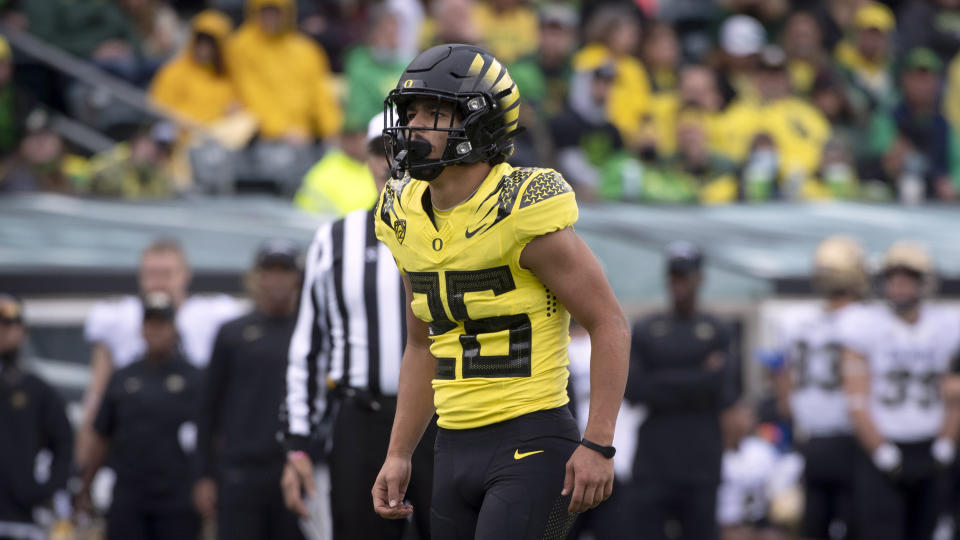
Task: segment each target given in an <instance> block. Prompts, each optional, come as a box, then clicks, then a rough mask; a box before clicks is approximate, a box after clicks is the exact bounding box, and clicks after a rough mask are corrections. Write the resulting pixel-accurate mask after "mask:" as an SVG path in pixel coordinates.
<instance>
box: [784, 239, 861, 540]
mask: <svg viewBox="0 0 960 540" xmlns="http://www.w3.org/2000/svg"><path fill="white" fill-rule="evenodd" d="M812 277H813V286H814V289H815V290H816V291H817V293H818V294H819V295H820V296H821V297H822V302H820V303H819V304H818V305H816V306H805V307H802V308H797V309H794V310H792V311H788V312H787V313H785V314H784V316H783V319H782V320H781V324H780V336H779V349H780V353H781V354H782V355H783V357H784V360H785V362H784V369H782V370H781V371H780V372H779V373H778V374H777V375H776V378H775V380H776V385H775V386H776V390H777V398H778V401H779V403H780V404H781V409H782V410H784V412H789V415H790V417H791V419H792V420H793V428H794V433H795V438H796V440H797V442H798V447H799V450H800V452H801V454H802V455H803V458H804V462H805V467H804V476H803V482H804V515H803V524H802V527H801V536H802V538H811V539H812V538H816V539H827V538H850V537H852V535H850V534H849V529H850V522H851V521H852V517H853V473H852V471H853V462H854V458H855V455H856V452H857V445H856V441H855V440H854V438H853V427H852V425H851V423H850V415H849V413H848V409H847V400H846V396H845V395H844V391H843V384H842V383H843V381H842V379H841V374H840V367H841V353H842V350H843V349H842V346H841V345H840V336H839V335H838V334H837V329H838V328H839V327H840V326H841V325H842V322H843V321H844V320H845V319H849V318H851V317H853V316H855V314H856V313H857V312H861V311H862V310H863V309H864V306H863V304H862V302H861V299H862V298H863V297H864V295H866V293H867V289H868V287H869V276H868V273H867V269H866V262H865V257H864V253H863V249H862V248H861V247H860V245H859V244H857V242H856V241H855V240H853V239H851V238H849V237H844V236H833V237H830V238H827V239H826V240H824V241H823V242H822V243H821V244H820V245H819V246H818V247H817V250H816V252H815V253H814V261H813V276H812Z"/></svg>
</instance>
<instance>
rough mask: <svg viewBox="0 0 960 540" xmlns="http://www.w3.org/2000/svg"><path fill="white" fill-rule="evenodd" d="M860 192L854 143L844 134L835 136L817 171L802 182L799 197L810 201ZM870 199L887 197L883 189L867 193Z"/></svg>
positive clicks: (853, 196) (856, 194)
mask: <svg viewBox="0 0 960 540" xmlns="http://www.w3.org/2000/svg"><path fill="white" fill-rule="evenodd" d="M859 195H860V186H859V180H858V178H857V164H856V160H855V158H854V155H853V148H852V143H851V141H849V140H848V139H846V138H845V137H843V136H834V137H833V138H832V139H830V140H829V141H827V144H825V145H824V147H823V157H822V159H821V162H820V167H819V168H818V169H817V171H816V174H814V175H813V176H812V177H811V178H809V179H808V180H807V181H805V182H804V183H803V186H802V188H801V192H800V198H801V199H803V200H807V201H817V200H828V199H853V198H856V197H858V196H859ZM864 195H865V196H868V197H869V198H871V199H876V198H881V199H882V198H884V195H883V193H882V192H876V191H870V192H866V193H864Z"/></svg>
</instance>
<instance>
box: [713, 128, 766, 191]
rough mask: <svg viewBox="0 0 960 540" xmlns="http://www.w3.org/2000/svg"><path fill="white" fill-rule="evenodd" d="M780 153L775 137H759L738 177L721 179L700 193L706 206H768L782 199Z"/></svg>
mask: <svg viewBox="0 0 960 540" xmlns="http://www.w3.org/2000/svg"><path fill="white" fill-rule="evenodd" d="M780 155H781V152H780V150H779V149H778V148H777V145H776V142H774V139H773V137H771V136H770V134H768V133H758V134H757V135H756V136H755V137H754V139H753V141H752V142H751V144H750V152H749V154H748V155H747V158H746V160H744V163H743V165H742V166H741V167H740V168H739V170H738V171H737V174H736V175H735V176H729V175H726V176H722V177H720V178H717V179H716V180H714V181H712V182H709V183H708V184H706V185H705V186H704V187H703V189H702V190H701V192H700V201H701V202H702V203H704V204H727V203H732V202H765V201H769V200H773V199H777V198H779V197H780V191H781V187H780V185H781V183H782V176H781V173H780V159H781V157H780Z"/></svg>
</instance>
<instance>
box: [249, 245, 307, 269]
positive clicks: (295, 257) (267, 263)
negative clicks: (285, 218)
mask: <svg viewBox="0 0 960 540" xmlns="http://www.w3.org/2000/svg"><path fill="white" fill-rule="evenodd" d="M255 264H256V267H257V268H275V267H278V266H279V267H281V268H285V269H287V270H297V271H299V270H300V269H301V256H300V247H299V246H297V244H296V243H295V242H292V241H290V240H284V239H274V240H267V241H266V242H264V243H263V244H262V245H261V246H260V249H258V250H257V258H256V263H255Z"/></svg>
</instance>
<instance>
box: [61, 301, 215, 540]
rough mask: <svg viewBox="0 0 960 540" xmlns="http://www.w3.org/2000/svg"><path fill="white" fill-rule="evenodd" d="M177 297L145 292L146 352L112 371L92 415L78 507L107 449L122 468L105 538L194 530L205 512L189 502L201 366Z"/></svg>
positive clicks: (137, 538)
mask: <svg viewBox="0 0 960 540" xmlns="http://www.w3.org/2000/svg"><path fill="white" fill-rule="evenodd" d="M174 317H175V308H174V303H173V298H172V297H171V296H170V295H168V294H166V293H161V292H157V293H151V294H148V295H147V296H146V297H144V299H143V339H144V341H145V342H146V345H147V349H146V352H145V353H144V355H143V357H142V358H141V359H139V360H137V361H135V362H134V363H132V364H130V365H129V366H126V367H124V368H122V369H119V370H117V371H115V372H114V373H113V375H112V376H111V377H110V381H109V382H108V383H107V389H106V392H105V393H104V397H103V401H102V402H101V403H100V409H99V410H98V411H97V416H96V419H95V420H94V422H93V429H94V434H95V435H94V437H93V440H92V441H93V444H92V445H91V454H90V455H91V458H90V464H89V466H88V467H87V468H86V469H84V471H83V488H82V489H81V492H80V494H79V496H78V506H79V507H80V508H84V507H87V508H89V506H90V502H89V500H90V485H91V484H92V483H93V478H94V475H96V473H97V470H98V469H99V468H100V467H101V466H102V465H103V463H104V461H105V459H106V457H107V453H108V452H109V455H110V457H111V459H110V464H111V465H112V466H113V467H114V469H115V470H116V472H117V482H116V484H114V486H113V501H112V503H111V505H110V512H109V514H108V515H107V540H145V539H149V538H155V539H164V540H166V539H171V540H172V539H175V538H185V539H189V538H193V537H195V536H196V535H197V532H198V531H199V528H198V525H199V520H198V519H197V515H196V514H195V513H194V512H193V509H192V508H191V506H190V487H191V486H192V485H193V467H192V464H193V460H194V446H195V444H196V440H195V439H196V425H195V424H194V420H195V417H196V410H197V398H198V394H199V390H200V388H199V386H200V372H199V371H198V370H197V368H195V367H193V366H192V365H191V364H190V363H188V362H187V361H186V360H185V359H184V357H183V354H182V353H181V352H180V347H179V339H178V337H177V328H176V325H175V324H174Z"/></svg>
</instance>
